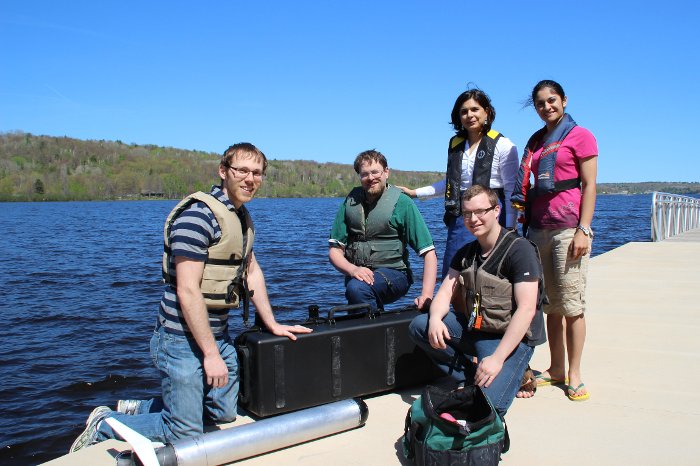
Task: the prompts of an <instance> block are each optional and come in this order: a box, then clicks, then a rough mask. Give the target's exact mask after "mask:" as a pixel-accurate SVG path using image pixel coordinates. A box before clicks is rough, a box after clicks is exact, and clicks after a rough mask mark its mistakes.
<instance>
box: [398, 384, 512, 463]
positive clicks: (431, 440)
mask: <svg viewBox="0 0 700 466" xmlns="http://www.w3.org/2000/svg"><path fill="white" fill-rule="evenodd" d="M509 447H510V440H509V438H508V430H507V428H506V425H505V423H504V422H503V420H502V419H501V417H500V416H499V415H498V413H496V410H495V409H494V408H493V405H492V404H491V402H490V401H489V399H488V398H487V397H486V395H485V394H484V392H483V391H482V390H481V387H479V386H476V385H470V386H466V387H464V388H462V389H458V390H452V391H446V390H443V389H441V388H439V387H434V386H431V385H428V386H427V387H425V389H424V390H423V394H422V395H421V396H420V397H418V399H417V400H416V401H414V402H413V405H412V406H411V408H410V409H409V410H408V414H407V415H406V425H405V428H404V438H403V449H404V455H405V456H406V458H408V459H410V460H412V461H413V463H414V464H415V465H416V466H433V465H436V466H437V465H460V466H477V465H478V466H482V465H497V464H498V462H499V461H500V459H501V453H505V452H506V451H508V448H509Z"/></svg>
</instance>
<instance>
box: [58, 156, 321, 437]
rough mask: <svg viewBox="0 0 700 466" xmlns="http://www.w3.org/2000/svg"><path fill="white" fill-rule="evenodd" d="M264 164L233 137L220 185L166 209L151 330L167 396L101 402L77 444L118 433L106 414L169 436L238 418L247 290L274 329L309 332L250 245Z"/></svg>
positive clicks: (276, 331)
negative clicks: (287, 313) (238, 332)
mask: <svg viewBox="0 0 700 466" xmlns="http://www.w3.org/2000/svg"><path fill="white" fill-rule="evenodd" d="M266 168H267V160H266V158H265V155H264V154H263V153H262V152H261V151H260V150H258V149H257V148H256V147H255V146H253V145H252V144H249V143H240V144H235V145H233V146H231V147H229V148H228V149H227V150H226V152H224V155H223V157H222V159H221V163H220V165H219V169H218V175H219V177H220V178H221V185H220V186H214V187H212V190H211V192H210V193H208V194H205V193H195V194H193V195H191V196H188V197H187V198H186V199H185V200H183V201H182V202H181V203H180V204H178V206H176V208H175V209H173V211H172V212H171V214H170V215H169V216H168V220H167V221H166V226H165V232H164V240H165V254H164V260H163V275H164V278H165V281H166V283H167V285H166V289H165V291H164V293H163V299H162V300H161V303H160V309H159V313H158V321H157V325H156V330H155V332H154V334H153V337H152V339H151V356H152V358H153V360H154V363H155V364H156V367H157V368H158V369H159V371H160V374H161V377H162V382H161V386H162V398H156V399H153V400H121V401H120V402H119V404H118V405H117V411H116V412H115V411H112V410H110V409H109V408H107V407H106V406H100V407H98V408H95V410H93V412H92V413H91V415H90V417H89V418H88V421H87V423H86V424H87V428H86V429H85V431H84V432H83V433H82V434H81V435H80V436H79V437H78V439H77V440H76V441H75V442H74V443H73V446H72V447H71V451H76V450H79V449H80V448H83V447H85V446H87V445H90V444H92V443H95V442H98V441H102V440H106V439H108V438H120V436H119V435H118V434H117V433H116V432H114V430H112V428H111V426H110V425H109V424H108V423H106V422H102V421H103V420H104V419H105V418H110V417H111V418H115V419H117V420H119V421H120V422H121V423H123V424H125V425H127V426H128V427H130V428H131V429H133V430H135V431H137V432H139V433H140V434H141V435H143V436H145V437H147V438H148V439H150V440H152V441H159V442H163V443H167V442H172V441H174V440H176V439H179V438H183V437H190V436H193V435H198V434H201V433H202V432H203V427H204V422H231V421H233V420H234V419H235V417H236V411H237V409H236V408H237V401H238V384H239V380H238V359H237V356H236V350H235V348H234V346H233V343H232V341H231V338H230V336H229V333H228V316H229V309H231V308H233V307H237V306H238V304H239V302H243V301H245V300H246V299H247V298H248V297H250V300H251V301H252V302H253V304H254V305H255V308H256V311H257V313H258V315H259V317H260V318H261V320H262V322H263V323H264V324H265V326H266V327H267V328H268V330H269V331H270V332H271V333H273V334H275V335H278V336H287V337H289V338H290V339H291V340H295V339H296V336H295V334H296V333H309V332H311V330H310V329H308V328H306V327H302V326H289V325H281V324H279V323H277V321H276V320H275V317H274V315H273V312H272V307H271V306H270V302H269V299H268V296H267V291H266V287H265V279H264V277H263V274H262V271H261V270H260V266H259V264H258V262H257V260H256V259H255V254H254V253H253V251H252V245H253V237H254V229H253V224H252V220H251V219H250V216H249V215H248V211H247V209H246V208H245V206H244V204H245V203H246V202H248V201H250V200H251V199H253V196H254V195H255V193H256V191H257V190H258V188H259V187H260V185H261V183H262V178H263V175H264V173H265V170H266ZM244 306H245V303H244Z"/></svg>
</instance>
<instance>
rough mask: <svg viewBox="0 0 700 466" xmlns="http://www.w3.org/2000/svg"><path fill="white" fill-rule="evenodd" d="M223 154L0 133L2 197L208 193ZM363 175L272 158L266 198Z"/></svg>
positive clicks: (642, 188) (336, 190)
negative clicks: (201, 191)
mask: <svg viewBox="0 0 700 466" xmlns="http://www.w3.org/2000/svg"><path fill="white" fill-rule="evenodd" d="M219 159H220V154H214V153H210V152H203V151H196V150H184V149H177V148H173V147H160V146H155V145H150V144H146V145H138V144H125V143H123V142H121V141H104V140H100V141H93V140H80V139H74V138H69V137H53V136H35V135H32V134H29V133H24V132H9V133H0V201H69V200H111V199H142V198H150V197H157V198H166V199H178V198H181V197H184V196H186V195H187V194H189V193H191V192H193V191H200V190H203V191H207V190H209V188H210V186H211V185H212V184H213V183H216V182H217V177H216V168H217V166H218V164H219ZM442 177H444V173H442V172H416V171H402V170H392V172H391V180H392V182H393V183H395V184H400V185H404V186H411V187H418V186H424V185H428V184H431V183H434V182H436V181H438V180H440V179H441V178H442ZM358 184H359V180H358V178H357V174H356V173H355V171H354V170H353V168H352V165H350V164H339V163H319V162H314V161H308V160H275V159H272V160H269V161H268V169H267V177H266V181H265V182H264V183H263V184H262V187H261V189H260V191H259V193H258V195H259V196H260V197H339V196H345V195H346V194H347V193H348V192H349V191H350V189H352V187H354V186H357V185H358ZM652 191H664V192H670V193H677V194H692V193H700V183H664V182H646V183H603V184H599V185H598V192H600V193H611V194H612V193H624V194H636V193H646V192H652Z"/></svg>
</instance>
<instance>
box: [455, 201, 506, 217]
mask: <svg viewBox="0 0 700 466" xmlns="http://www.w3.org/2000/svg"><path fill="white" fill-rule="evenodd" d="M497 205H498V204H496V205H492V206H491V207H489V208H488V209H476V210H474V211H471V212H470V211H468V210H465V211H463V212H462V217H464V218H466V219H467V220H469V219H470V218H472V215H476V218H479V219H481V218H483V217H484V215H486V212H491V211H492V210H493V209H495V208H496V206H497Z"/></svg>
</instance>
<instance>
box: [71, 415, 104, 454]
mask: <svg viewBox="0 0 700 466" xmlns="http://www.w3.org/2000/svg"><path fill="white" fill-rule="evenodd" d="M111 412H112V410H111V409H109V408H108V407H106V406H98V407H97V408H95V409H93V410H92V412H91V413H90V416H89V417H88V418H87V421H86V422H85V425H86V426H87V427H85V430H84V431H83V433H82V434H80V435H79V436H78V438H77V439H75V442H73V445H71V447H70V450H68V453H73V452H76V451H78V450H80V449H81V448H85V447H87V446H89V445H92V444H93V443H95V438H96V437H97V426H98V425H99V424H100V422H102V420H103V419H104V418H106V417H107V415H108V414H109V413H111Z"/></svg>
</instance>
